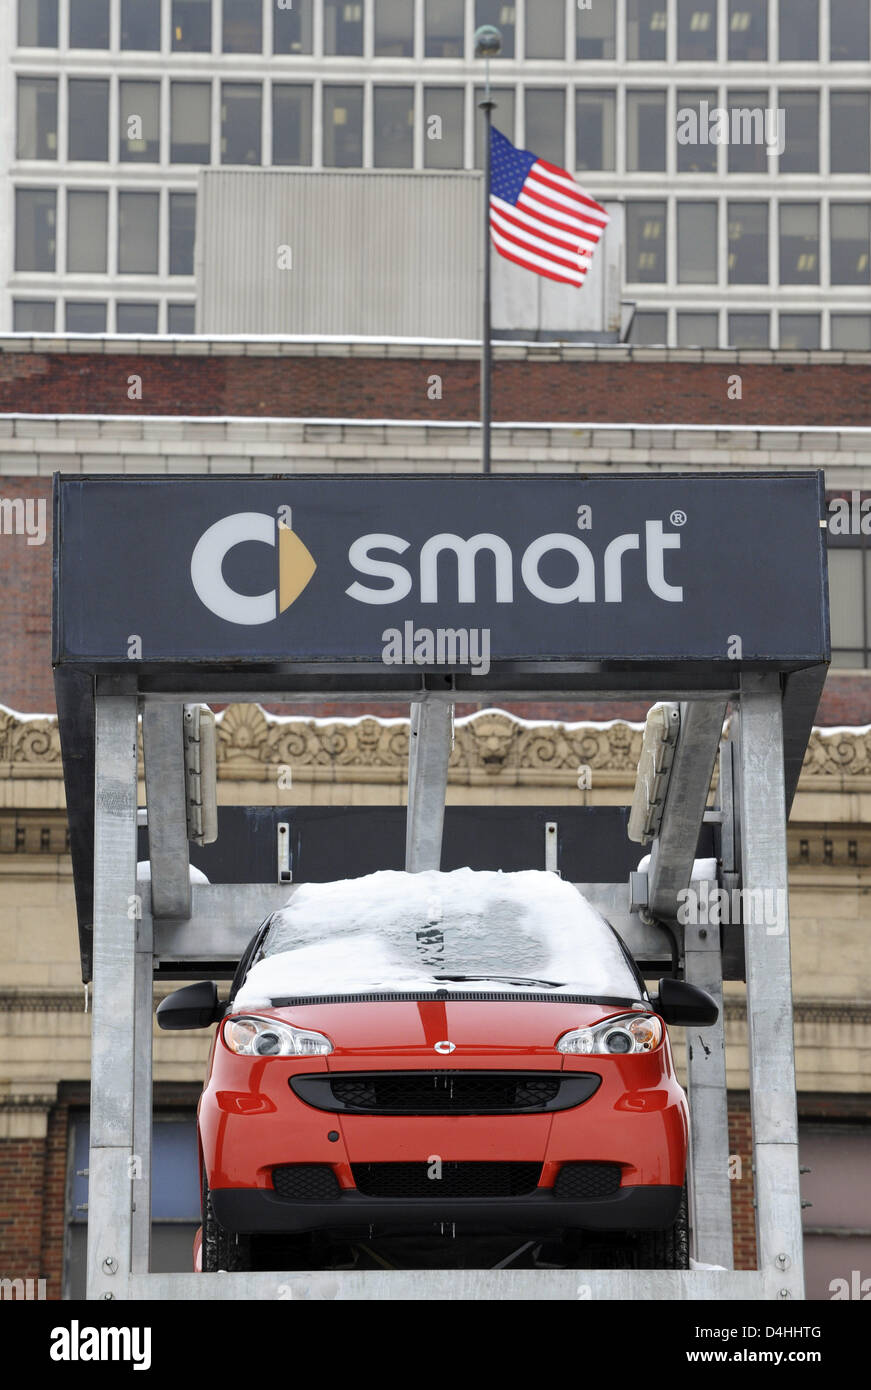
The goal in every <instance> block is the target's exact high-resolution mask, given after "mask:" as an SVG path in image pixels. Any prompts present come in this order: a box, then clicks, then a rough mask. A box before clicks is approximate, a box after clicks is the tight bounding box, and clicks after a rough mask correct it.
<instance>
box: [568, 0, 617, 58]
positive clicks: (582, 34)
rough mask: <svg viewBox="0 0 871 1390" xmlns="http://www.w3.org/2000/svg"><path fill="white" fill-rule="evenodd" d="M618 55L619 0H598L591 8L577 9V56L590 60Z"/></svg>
mask: <svg viewBox="0 0 871 1390" xmlns="http://www.w3.org/2000/svg"><path fill="white" fill-rule="evenodd" d="M616 56H617V0H596V4H595V5H591V6H590V8H589V9H586V10H582V9H580V8H576V9H575V57H576V58H585V59H587V60H588V61H589V60H590V59H592V60H593V61H597V60H598V61H602V60H610V61H613V60H614V58H616Z"/></svg>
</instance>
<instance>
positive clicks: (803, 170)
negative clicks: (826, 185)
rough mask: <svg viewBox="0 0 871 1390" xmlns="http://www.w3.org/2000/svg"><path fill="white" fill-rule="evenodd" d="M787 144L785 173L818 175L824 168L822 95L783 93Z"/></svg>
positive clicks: (781, 103) (780, 103) (781, 102)
mask: <svg viewBox="0 0 871 1390" xmlns="http://www.w3.org/2000/svg"><path fill="white" fill-rule="evenodd" d="M778 106H779V108H780V109H781V110H782V111H783V113H784V115H783V121H784V133H785V135H786V142H785V145H784V150H783V154H782V155H781V156H780V172H781V173H782V174H818V173H819V169H820V97H819V93H818V92H780V93H779V100H778Z"/></svg>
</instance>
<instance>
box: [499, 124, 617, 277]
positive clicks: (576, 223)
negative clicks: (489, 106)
mask: <svg viewBox="0 0 871 1390" xmlns="http://www.w3.org/2000/svg"><path fill="white" fill-rule="evenodd" d="M608 221H609V218H608V214H607V212H606V211H605V209H604V208H603V207H602V206H601V204H600V203H597V202H596V200H595V199H594V198H591V197H590V195H589V194H588V193H585V192H584V190H583V189H582V188H581V186H580V184H578V183H577V181H576V180H575V179H573V178H572V176H571V174H570V173H569V172H568V170H566V169H560V168H559V166H558V165H556V164H548V162H547V160H546V159H539V158H538V157H537V156H536V155H534V154H530V152H529V150H518V149H516V148H515V147H514V145H512V143H511V141H510V140H508V139H506V137H505V136H504V135H503V134H502V132H501V131H499V130H497V129H496V128H495V126H494V127H493V128H492V130H491V133H490V234H491V236H492V238H493V245H494V246H495V247H496V250H497V251H498V252H499V253H500V255H502V256H505V257H506V259H507V260H509V261H515V262H516V263H517V265H522V266H523V267H524V268H525V269H526V270H532V271H534V272H535V273H536V275H545V276H547V278H548V279H549V280H560V281H562V282H563V284H566V285H577V286H580V285H582V284H583V283H584V276H585V275H586V273H587V270H588V269H589V265H590V259H591V257H592V254H593V251H594V250H595V248H596V245H597V243H598V241H599V239H600V237H601V235H602V233H603V231H604V230H605V228H606V227H607V225H608Z"/></svg>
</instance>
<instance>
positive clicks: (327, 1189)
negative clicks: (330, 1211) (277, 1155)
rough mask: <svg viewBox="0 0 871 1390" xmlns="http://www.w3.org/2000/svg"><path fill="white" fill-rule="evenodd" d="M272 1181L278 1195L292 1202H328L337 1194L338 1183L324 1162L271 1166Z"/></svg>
mask: <svg viewBox="0 0 871 1390" xmlns="http://www.w3.org/2000/svg"><path fill="white" fill-rule="evenodd" d="M272 1183H273V1186H274V1188H275V1190H276V1192H277V1193H278V1195H279V1197H286V1198H287V1199H288V1200H291V1201H294V1202H329V1201H331V1200H332V1199H333V1198H335V1197H338V1195H339V1183H338V1180H337V1178H336V1175H335V1173H334V1172H333V1170H332V1168H330V1167H328V1166H327V1164H326V1163H287V1164H285V1165H284V1166H283V1167H281V1168H273V1170H272Z"/></svg>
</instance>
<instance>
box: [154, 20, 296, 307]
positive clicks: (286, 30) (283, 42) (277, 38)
mask: <svg viewBox="0 0 871 1390" xmlns="http://www.w3.org/2000/svg"><path fill="white" fill-rule="evenodd" d="M313 8H314V0H296V3H295V4H294V5H293V6H292V8H291V9H289V10H279V9H276V8H275V5H274V4H273V6H272V51H273V53H311V51H312V10H313ZM170 307H171V306H170ZM181 307H183V308H184V307H186V306H184V305H182V306H181Z"/></svg>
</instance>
